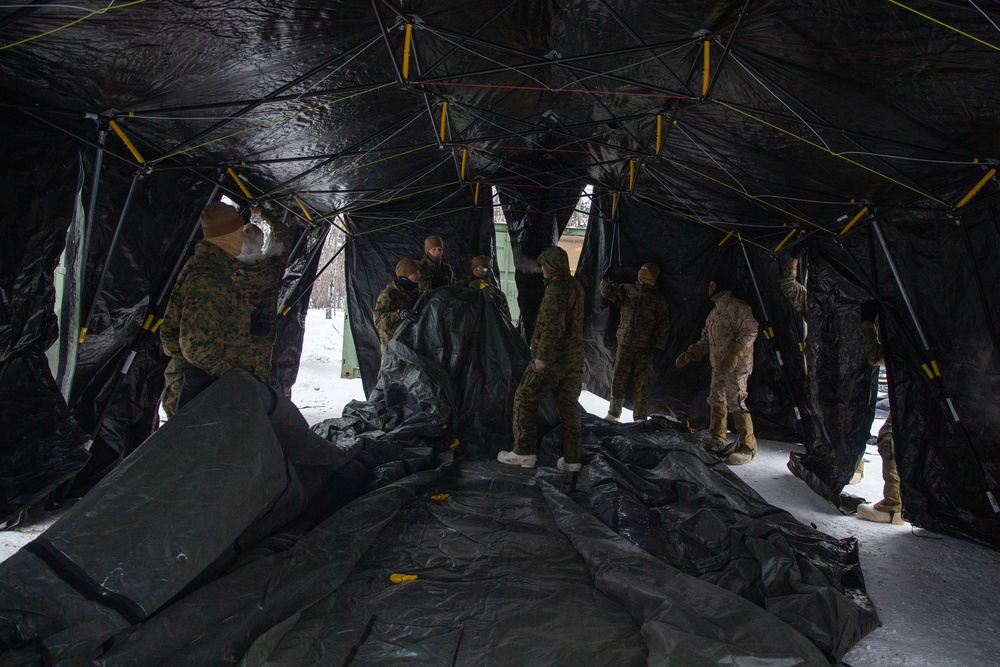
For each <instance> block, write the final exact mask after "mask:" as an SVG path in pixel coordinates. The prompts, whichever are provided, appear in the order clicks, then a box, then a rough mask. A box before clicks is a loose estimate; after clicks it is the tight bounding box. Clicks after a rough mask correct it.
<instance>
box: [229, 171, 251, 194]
mask: <svg viewBox="0 0 1000 667" xmlns="http://www.w3.org/2000/svg"><path fill="white" fill-rule="evenodd" d="M226 171H227V172H229V175H230V176H232V177H233V180H234V181H236V185H238V186H240V190H242V191H243V194H244V195H246V198H247V199H253V195H252V194H250V191H249V190H247V186H246V185H245V184H244V183H243V180H242V179H241V178H240V177H239V176H237V175H236V171H235V170H234V169H233V168H232V167H229V168H228V169H226Z"/></svg>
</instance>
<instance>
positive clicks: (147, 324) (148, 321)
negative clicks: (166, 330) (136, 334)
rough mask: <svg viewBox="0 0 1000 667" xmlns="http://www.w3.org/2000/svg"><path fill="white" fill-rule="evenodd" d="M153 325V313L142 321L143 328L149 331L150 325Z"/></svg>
mask: <svg viewBox="0 0 1000 667" xmlns="http://www.w3.org/2000/svg"><path fill="white" fill-rule="evenodd" d="M151 326H153V313H150V314H149V315H146V320H145V321H144V322H143V323H142V328H143V329H145V330H146V331H149V327H151Z"/></svg>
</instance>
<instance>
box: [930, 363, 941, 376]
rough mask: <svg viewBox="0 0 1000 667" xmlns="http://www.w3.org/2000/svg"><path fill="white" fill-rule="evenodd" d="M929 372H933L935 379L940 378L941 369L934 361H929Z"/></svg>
mask: <svg viewBox="0 0 1000 667" xmlns="http://www.w3.org/2000/svg"><path fill="white" fill-rule="evenodd" d="M931 370H933V371H934V377H936V378H939V377H941V369H940V368H938V363H937V360H936V359H932V360H931Z"/></svg>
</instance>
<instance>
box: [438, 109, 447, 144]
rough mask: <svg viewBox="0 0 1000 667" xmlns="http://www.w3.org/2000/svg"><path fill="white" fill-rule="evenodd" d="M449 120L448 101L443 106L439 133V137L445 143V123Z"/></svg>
mask: <svg viewBox="0 0 1000 667" xmlns="http://www.w3.org/2000/svg"><path fill="white" fill-rule="evenodd" d="M447 120H448V102H447V100H446V101H445V102H444V103H443V104H442V105H441V129H440V130H439V131H438V136H439V137H440V138H441V141H444V128H445V122H446V121H447Z"/></svg>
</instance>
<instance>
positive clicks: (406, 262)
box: [396, 259, 420, 277]
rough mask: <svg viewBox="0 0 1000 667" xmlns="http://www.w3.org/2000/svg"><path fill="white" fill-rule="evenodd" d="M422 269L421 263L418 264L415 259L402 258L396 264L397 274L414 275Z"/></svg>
mask: <svg viewBox="0 0 1000 667" xmlns="http://www.w3.org/2000/svg"><path fill="white" fill-rule="evenodd" d="M419 270H420V265H419V264H417V260H415V259H401V260H399V262H398V263H397V264H396V275H397V276H404V277H406V276H412V275H413V274H414V273H416V272H417V271H419Z"/></svg>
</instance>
